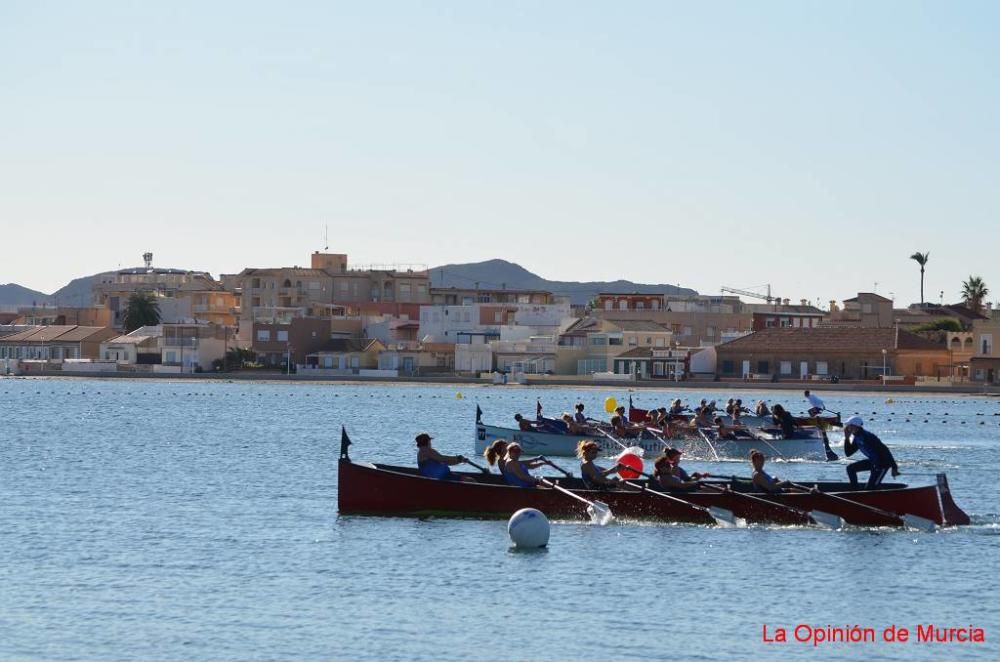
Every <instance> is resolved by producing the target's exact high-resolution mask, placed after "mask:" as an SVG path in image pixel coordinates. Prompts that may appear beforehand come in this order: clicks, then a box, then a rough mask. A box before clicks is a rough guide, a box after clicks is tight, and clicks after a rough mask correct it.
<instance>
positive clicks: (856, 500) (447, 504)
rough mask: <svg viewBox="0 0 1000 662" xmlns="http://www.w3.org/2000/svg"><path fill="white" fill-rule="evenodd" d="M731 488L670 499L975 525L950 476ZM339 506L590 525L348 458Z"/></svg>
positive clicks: (640, 498) (541, 502)
mask: <svg viewBox="0 0 1000 662" xmlns="http://www.w3.org/2000/svg"><path fill="white" fill-rule="evenodd" d="M558 483H559V485H560V486H562V487H565V488H567V489H569V490H571V491H573V492H574V493H576V494H577V495H579V496H582V497H583V498H585V499H589V500H592V501H594V500H597V501H603V502H604V503H606V504H608V506H610V507H611V510H612V512H613V513H614V514H615V516H616V517H618V518H620V519H648V520H659V521H666V522H693V523H701V524H710V523H712V521H713V520H712V518H711V517H709V516H708V515H707V514H706V513H704V512H703V511H699V510H695V509H693V508H689V507H687V506H685V505H684V504H681V503H678V502H676V501H674V500H671V499H667V498H663V497H659V496H656V495H654V494H650V493H648V492H645V491H639V490H630V491H626V490H600V491H598V490H590V489H587V488H586V487H585V486H584V484H583V481H581V480H580V479H578V478H563V479H559V481H558ZM725 484H726V485H728V486H729V487H730V489H731V490H732V491H730V492H715V491H701V492H696V493H691V492H673V493H671V494H672V495H673V496H677V497H680V498H682V499H684V500H687V501H689V502H691V503H693V504H697V505H700V506H705V507H710V506H715V507H719V508H725V509H728V510H730V511H732V512H733V513H734V514H735V515H736V516H737V517H742V518H743V519H745V520H747V521H748V522H772V523H777V524H806V523H808V521H809V519H808V515H806V514H805V512H804V511H809V510H820V511H825V512H828V513H832V514H834V515H839V516H840V517H842V518H843V519H844V520H845V521H846V522H847V523H849V524H854V525H857V526H898V525H899V524H900V521H899V517H897V516H896V515H895V514H898V515H900V516H902V515H916V516H918V517H922V518H926V519H928V520H931V521H933V522H935V523H936V524H937V525H939V526H954V525H961V524H968V523H969V517H968V515H966V514H965V513H964V512H962V510H961V509H960V508H959V507H958V506H957V505H955V502H954V501H953V500H952V498H951V492H950V490H949V489H948V480H947V478H946V477H945V475H944V474H938V476H937V482H936V483H935V484H933V485H926V486H922V487H908V486H906V485H902V484H890V485H883V486H881V487H880V488H879V489H877V490H871V491H866V490H851V489H850V485H849V484H847V483H815V486H816V488H817V489H818V490H819V491H820V493H818V494H813V493H791V494H781V495H777V496H770V495H764V494H754V496H756V497H761V498H763V499H766V500H768V501H770V502H771V503H766V502H765V501H762V500H760V499H756V498H754V499H752V498H747V497H746V496H741V495H743V494H750V493H751V491H750V485H749V483H748V482H746V481H743V480H740V479H732V480H730V481H729V482H728V483H725ZM812 485H813V484H810V487H812ZM828 495H836V496H839V497H843V499H837V498H832V497H831V496H828ZM337 501H338V508H339V512H340V514H341V515H383V516H409V517H424V516H431V515H436V516H442V517H472V518H506V517H510V515H511V514H513V513H514V512H515V511H517V510H519V509H521V508H537V509H538V510H541V511H542V512H544V513H545V514H546V515H548V516H549V517H551V518H555V519H581V520H585V519H588V515H587V512H586V506H585V505H584V504H582V503H580V502H579V501H577V500H576V499H573V498H570V497H569V496H567V495H565V494H563V493H561V492H558V491H556V490H554V489H550V488H543V487H538V488H522V487H512V486H510V485H507V484H506V483H504V481H503V479H502V478H501V477H500V476H498V475H495V474H483V473H456V474H455V479H454V480H437V479H433V478H425V477H423V476H421V475H419V473H418V472H417V470H416V469H415V468H409V467H397V466H390V465H385V464H369V463H367V462H353V461H351V460H350V459H349V458H347V457H346V453H342V457H341V460H340V463H339V478H338V488H337ZM785 506H791V507H792V508H794V509H795V510H791V509H789V508H787V507H785ZM867 506H871V507H872V508H869V507H867ZM875 509H878V510H875ZM879 510H880V511H884V512H881V513H880V512H878V511H879Z"/></svg>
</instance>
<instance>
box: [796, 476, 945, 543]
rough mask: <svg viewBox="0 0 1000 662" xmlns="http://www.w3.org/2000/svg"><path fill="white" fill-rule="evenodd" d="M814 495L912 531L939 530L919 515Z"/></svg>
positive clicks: (839, 497) (836, 495)
mask: <svg viewBox="0 0 1000 662" xmlns="http://www.w3.org/2000/svg"><path fill="white" fill-rule="evenodd" d="M792 487H797V488H798V489H800V490H807V491H810V492H812V490H810V489H809V488H808V487H806V486H805V485H799V484H797V483H792ZM813 494H821V495H823V496H825V497H826V498H828V499H836V500H837V501H842V502H845V503H849V504H851V505H852V506H858V507H860V508H864V509H865V510H869V511H871V512H873V513H878V514H879V515H881V516H883V517H887V518H889V519H893V520H895V521H896V522H897V523H898V525H899V526H902V527H908V528H911V529H918V530H920V531H934V530H935V529H936V528H937V524H936V523H935V522H934V521H933V520H929V519H927V518H926V517H921V516H919V515H910V514H909V513H904V514H903V515H899V514H898V513H891V512H889V511H888V510H882V509H881V508H876V507H875V506H869V505H868V504H867V503H858V502H857V501H852V500H851V499H848V498H846V497H842V496H840V495H839V494H830V493H829V492H819V491H816V492H813Z"/></svg>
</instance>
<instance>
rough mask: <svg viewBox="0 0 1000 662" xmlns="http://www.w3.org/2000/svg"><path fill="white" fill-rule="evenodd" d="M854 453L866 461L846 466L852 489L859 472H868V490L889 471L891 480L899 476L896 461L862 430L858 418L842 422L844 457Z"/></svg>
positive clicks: (880, 441)
mask: <svg viewBox="0 0 1000 662" xmlns="http://www.w3.org/2000/svg"><path fill="white" fill-rule="evenodd" d="M855 451H861V454H862V455H864V456H865V458H866V459H864V460H860V461H858V462H852V463H851V464H849V465H847V476H848V478H850V479H851V486H852V487H857V485H858V472H860V471H868V472H870V473H869V474H868V483H867V484H866V485H865V489H868V490H873V489H875V488H876V487H878V486H879V484H881V482H882V479H883V478H885V474H886V473H887V472H888V471H889V470H892V477H893V478H895V477H896V476H898V475H899V467H897V466H896V459H895V458H894V457H893V456H892V453H891V452H890V451H889V449H888V448H887V447H886V445H885V444H884V443H882V440H881V439H879V438H878V437H877V436H876V435H875V434H873V433H871V432H869V431H868V430H865V429H864V421H863V420H862V419H861V417H860V416H851V417H850V418H849V419H847V420H846V421H844V455H846V456H847V457H850V456H851V455H854V452H855Z"/></svg>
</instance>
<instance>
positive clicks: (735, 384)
mask: <svg viewBox="0 0 1000 662" xmlns="http://www.w3.org/2000/svg"><path fill="white" fill-rule="evenodd" d="M0 378H3V379H53V378H55V379H108V380H118V379H134V380H149V379H152V380H162V381H205V382H218V381H223V382H248V383H251V382H270V383H310V384H316V383H320V384H322V383H329V384H383V385H391V384H400V385H402V384H429V385H439V386H470V385H474V386H484V387H485V386H489V387H493V388H503V389H506V388H559V387H574V388H595V389H605V390H606V389H608V388H617V389H624V390H628V391H639V390H671V389H676V390H680V391H691V390H699V389H701V390H711V391H797V390H800V389H804V388H808V389H813V390H820V391H822V392H824V393H828V392H832V391H836V392H852V391H853V392H857V393H866V394H872V393H884V394H887V395H889V394H904V395H906V394H908V395H912V394H914V393H926V394H928V395H981V396H987V397H1000V386H989V385H982V384H978V385H977V384H958V385H953V384H948V385H944V384H940V385H920V386H918V385H903V384H891V385H882V384H872V383H864V382H839V383H836V384H834V383H832V382H825V381H824V382H816V381H797V380H796V381H792V380H789V381H778V382H745V381H742V380H739V381H702V380H688V381H682V382H675V381H666V380H643V381H595V380H593V379H583V378H573V376H566V377H563V378H557V379H553V378H552V376H547V377H541V378H538V377H536V378H531V377H529V378H528V380H527V383H526V384H494V383H493V382H492V381H490V380H488V379H482V378H478V377H460V376H457V375H448V376H446V377H429V376H427V377H358V376H356V375H351V376H343V377H340V376H329V375H324V376H321V377H319V376H318V377H313V376H310V375H299V374H293V375H283V374H280V373H267V374H253V373H245V372H226V373H213V372H199V373H158V374H154V373H124V372H74V373H64V372H61V371H51V370H45V371H39V372H35V373H29V374H24V375H2V376H0Z"/></svg>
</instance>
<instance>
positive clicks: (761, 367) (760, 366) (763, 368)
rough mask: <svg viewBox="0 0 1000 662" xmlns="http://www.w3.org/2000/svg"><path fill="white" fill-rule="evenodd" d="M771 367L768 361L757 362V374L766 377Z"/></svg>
mask: <svg viewBox="0 0 1000 662" xmlns="http://www.w3.org/2000/svg"><path fill="white" fill-rule="evenodd" d="M770 367H771V365H770V364H769V363H768V362H767V361H757V372H759V373H760V374H762V375H766V374H767V372H768V370H769V369H770Z"/></svg>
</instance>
